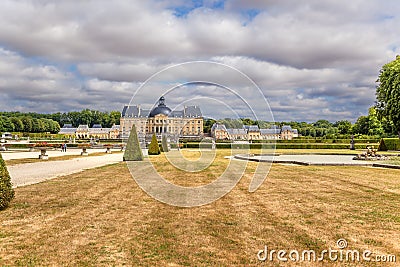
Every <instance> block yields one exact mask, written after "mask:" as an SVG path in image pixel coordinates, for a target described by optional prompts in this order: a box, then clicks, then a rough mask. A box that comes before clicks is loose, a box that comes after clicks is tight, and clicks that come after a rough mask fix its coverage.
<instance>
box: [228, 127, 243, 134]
mask: <svg viewBox="0 0 400 267" xmlns="http://www.w3.org/2000/svg"><path fill="white" fill-rule="evenodd" d="M228 134H230V135H244V134H247V132H246V129H243V128H242V129H232V128H229V129H228Z"/></svg>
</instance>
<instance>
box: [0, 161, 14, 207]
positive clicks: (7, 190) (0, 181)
mask: <svg viewBox="0 0 400 267" xmlns="http://www.w3.org/2000/svg"><path fill="white" fill-rule="evenodd" d="M13 198H14V189H13V188H12V184H11V177H10V174H9V173H8V171H7V167H6V163H5V162H4V160H3V157H2V156H1V154H0V210H2V209H5V208H7V207H8V204H10V201H11V200H12V199H13Z"/></svg>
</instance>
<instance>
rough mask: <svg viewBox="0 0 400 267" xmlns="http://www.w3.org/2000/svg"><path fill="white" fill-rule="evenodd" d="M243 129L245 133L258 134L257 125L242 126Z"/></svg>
mask: <svg viewBox="0 0 400 267" xmlns="http://www.w3.org/2000/svg"><path fill="white" fill-rule="evenodd" d="M243 129H246V131H247V132H259V131H260V128H258V125H243Z"/></svg>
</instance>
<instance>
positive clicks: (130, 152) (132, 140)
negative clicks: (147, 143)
mask: <svg viewBox="0 0 400 267" xmlns="http://www.w3.org/2000/svg"><path fill="white" fill-rule="evenodd" d="M123 160H124V161H142V160H143V153H142V149H141V148H140V144H139V139H138V136H137V132H136V127H135V125H133V126H132V129H131V133H130V135H129V138H128V142H127V144H126V148H125V152H124V157H123Z"/></svg>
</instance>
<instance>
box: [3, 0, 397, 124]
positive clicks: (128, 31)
mask: <svg viewBox="0 0 400 267" xmlns="http://www.w3.org/2000/svg"><path fill="white" fill-rule="evenodd" d="M398 14H400V5H398V3H397V1H394V0H393V1H388V0H382V1H377V0H372V1H361V0H355V1H350V2H349V1H343V0H339V1H333V0H327V1H318V0H310V1H307V2H300V1H289V0H282V1H257V0H250V1H236V0H226V1H213V0H204V1H183V0H170V1H167V0H153V1H128V0H116V1H105V0H99V1H94V0H88V1H47V0H32V1H31V0H29V1H28V0H21V1H11V0H4V1H2V8H1V9H0V109H1V110H7V111H16V110H18V111H35V112H57V111H61V112H64V111H71V110H80V109H83V108H91V109H100V110H121V109H122V107H123V105H125V104H127V103H129V102H130V100H131V98H132V96H133V95H134V93H135V92H136V91H137V89H138V88H140V86H141V85H142V84H143V82H144V81H145V80H147V79H148V78H149V77H150V76H151V75H153V74H155V73H157V72H159V71H162V70H163V69H165V68H167V67H171V66H174V65H176V64H180V63H184V62H188V61H197V60H201V61H210V62H217V63H220V64H224V65H226V66H229V67H231V69H229V68H228V69H225V70H224V69H223V68H217V69H216V68H215V65H213V64H211V65H209V66H208V67H204V66H203V65H202V66H199V67H198V68H189V69H185V68H181V67H177V68H175V69H174V68H172V69H170V70H169V72H163V75H161V77H157V78H156V79H153V80H151V81H149V84H147V85H146V86H144V87H143V88H144V90H141V92H140V94H137V95H136V97H135V98H134V99H133V103H135V104H142V105H144V106H151V105H153V104H154V103H155V101H156V100H157V99H158V97H159V95H160V94H163V93H164V92H165V91H166V90H167V89H168V88H171V87H173V86H174V85H176V84H177V83H179V82H182V81H186V82H190V81H197V80H204V81H216V82H219V83H221V84H222V85H224V86H227V87H229V88H232V90H234V91H235V92H236V93H237V95H240V96H241V97H242V99H246V101H247V102H252V103H253V105H254V106H253V107H252V109H253V110H254V111H255V112H256V113H258V114H259V115H260V117H263V116H264V115H266V114H265V112H266V111H265V110H268V106H267V105H266V104H263V103H261V102H257V101H255V102H253V101H254V100H253V99H254V98H257V100H258V99H260V96H259V95H258V93H257V91H256V90H255V88H251V84H250V83H248V81H245V79H242V78H243V77H241V74H240V72H242V73H244V74H246V75H248V77H250V78H251V79H252V80H253V81H254V82H255V83H256V84H257V85H258V86H259V88H260V90H261V93H262V97H265V98H266V100H267V101H268V103H269V105H270V107H271V109H272V112H273V115H274V117H275V119H276V120H286V121H288V120H298V121H315V120H318V119H328V120H330V121H336V120H341V119H349V120H352V121H354V120H355V119H356V118H357V117H358V116H360V115H364V114H366V113H367V111H368V108H369V107H370V106H372V105H373V104H374V100H375V87H376V83H375V81H376V78H377V76H378V74H379V70H380V68H381V66H382V65H383V64H385V63H387V62H389V61H391V60H393V59H395V56H396V55H397V54H400V49H399V47H400V46H399V44H400V33H399V30H398V25H400V21H399V20H400V19H399V16H398ZM232 68H234V69H237V70H238V72H236V73H232V72H231V70H232ZM225 94H226V92H223V91H219V90H217V89H216V88H215V87H213V86H205V85H199V87H198V88H197V90H191V89H190V90H189V89H187V90H185V89H181V91H179V94H177V96H174V97H173V98H170V99H167V104H168V105H170V106H172V107H173V106H179V105H180V104H181V103H186V102H187V101H192V100H193V99H195V98H198V99H214V100H215V101H214V102H215V103H214V104H213V105H212V104H211V102H213V101H209V102H207V101H204V103H202V110H203V112H204V113H205V114H207V115H209V116H212V117H215V118H223V117H226V116H230V114H229V112H228V111H227V110H233V111H234V112H236V113H237V114H242V113H243V112H244V113H243V114H245V111H244V110H245V108H244V105H243V104H241V103H240V101H239V100H238V99H235V98H234V97H232V96H230V95H225ZM190 99H192V100H190ZM198 101H200V100H198ZM221 101H222V102H223V103H224V104H226V105H227V106H229V108H228V109H226V107H222V106H219V105H218V103H221ZM241 112H242V113H241ZM267 117H268V116H267Z"/></svg>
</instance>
